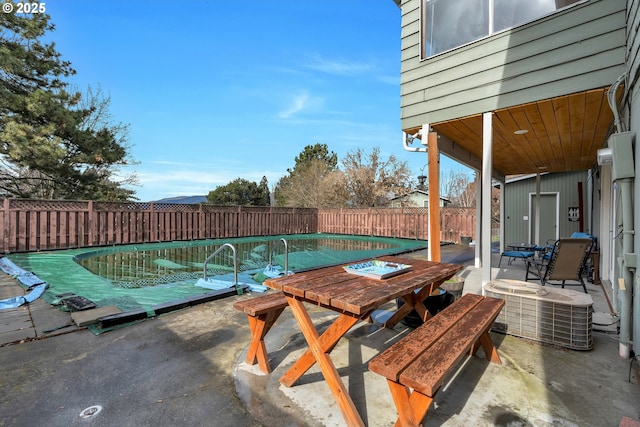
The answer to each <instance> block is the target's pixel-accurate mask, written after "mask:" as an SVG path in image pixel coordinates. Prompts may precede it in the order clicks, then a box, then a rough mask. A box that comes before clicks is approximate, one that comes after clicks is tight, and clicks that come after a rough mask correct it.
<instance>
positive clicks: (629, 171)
mask: <svg viewBox="0 0 640 427" xmlns="http://www.w3.org/2000/svg"><path fill="white" fill-rule="evenodd" d="M631 137H632V135H631V132H618V133H614V134H613V135H611V136H610V137H609V141H608V145H609V148H610V149H611V154H612V156H613V159H612V160H613V166H612V168H611V175H612V178H613V181H616V180H618V179H623V178H633V176H634V165H633V147H632V145H631Z"/></svg>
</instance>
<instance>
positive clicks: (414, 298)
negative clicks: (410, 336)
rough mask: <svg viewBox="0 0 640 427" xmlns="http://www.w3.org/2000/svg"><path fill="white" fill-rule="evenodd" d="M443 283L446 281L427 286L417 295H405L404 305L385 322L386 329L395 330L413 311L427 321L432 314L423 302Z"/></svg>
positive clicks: (403, 298)
mask: <svg viewBox="0 0 640 427" xmlns="http://www.w3.org/2000/svg"><path fill="white" fill-rule="evenodd" d="M443 282H444V280H441V281H439V282H435V283H433V284H431V285H429V286H425V287H424V288H422V289H420V292H418V293H417V294H416V293H415V292H411V293H410V294H407V295H403V296H402V300H403V301H404V304H403V305H402V307H400V308H399V309H398V310H397V311H396V312H395V313H393V316H391V317H390V318H389V319H387V321H386V322H384V327H385V328H393V327H394V326H396V325H397V324H398V322H399V321H401V320H402V319H404V318H405V317H407V315H408V314H409V313H411V310H415V311H416V312H417V313H418V315H419V316H420V317H421V318H422V320H423V321H426V320H427V319H428V318H429V317H430V314H429V311H428V310H427V307H425V305H424V303H423V301H424V300H425V299H427V297H428V296H429V295H431V293H432V292H433V291H434V289H436V288H438V287H440V285H441V284H442V283H443Z"/></svg>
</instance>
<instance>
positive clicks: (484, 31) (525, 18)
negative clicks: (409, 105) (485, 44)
mask: <svg viewBox="0 0 640 427" xmlns="http://www.w3.org/2000/svg"><path fill="white" fill-rule="evenodd" d="M580 1H583V0H423V2H424V3H423V56H424V57H425V58H428V57H430V56H433V55H437V54H439V53H442V52H446V51H447V50H451V49H454V48H456V47H458V46H462V45H465V44H467V43H471V42H473V41H475V40H479V39H481V38H483V37H487V36H489V35H491V34H494V33H497V32H499V31H502V30H505V29H507V28H512V27H515V26H518V25H522V24H525V23H527V22H531V21H533V20H536V19H538V18H541V17H543V16H545V15H548V14H551V13H554V12H556V11H558V10H560V9H562V8H565V7H567V6H570V5H572V4H575V3H578V2H580Z"/></svg>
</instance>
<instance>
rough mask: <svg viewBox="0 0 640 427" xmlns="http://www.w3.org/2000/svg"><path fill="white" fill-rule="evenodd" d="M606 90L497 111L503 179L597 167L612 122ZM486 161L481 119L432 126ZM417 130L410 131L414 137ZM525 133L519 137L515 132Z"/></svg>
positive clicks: (497, 160) (496, 163) (496, 149)
mask: <svg viewBox="0 0 640 427" xmlns="http://www.w3.org/2000/svg"><path fill="white" fill-rule="evenodd" d="M607 91H608V88H602V89H595V90H589V91H585V92H580V93H575V94H572V95H567V96H561V97H558V98H552V99H546V100H543V101H537V102H532V103H529V104H522V105H518V106H515V107H509V108H505V109H502V110H497V111H495V113H494V116H493V167H494V169H495V170H496V171H497V172H499V173H501V174H502V175H515V174H523V173H537V172H563V171H571V170H585V169H589V168H591V167H592V166H593V165H594V164H595V163H596V157H597V151H598V149H599V148H602V147H603V145H604V144H605V143H606V138H607V135H608V134H609V131H610V128H611V126H612V122H613V113H612V111H611V109H610V107H609V103H608V101H607ZM430 125H431V127H432V128H433V130H434V131H435V132H437V133H439V134H442V135H444V136H446V137H447V138H449V139H450V140H452V141H453V142H455V143H456V144H457V145H459V146H461V147H463V148H465V149H466V150H467V151H469V152H470V153H471V154H473V155H474V156H476V157H477V158H479V159H481V158H482V115H481V114H480V115H475V116H470V117H465V118H462V119H457V120H451V121H446V122H440V123H431V124H430ZM418 130H419V128H416V129H410V130H408V131H406V132H407V133H408V134H411V135H412V134H415V133H416V132H417V131H418ZM518 130H527V131H528V132H527V133H524V134H521V135H518V134H515V133H514V132H515V131H518Z"/></svg>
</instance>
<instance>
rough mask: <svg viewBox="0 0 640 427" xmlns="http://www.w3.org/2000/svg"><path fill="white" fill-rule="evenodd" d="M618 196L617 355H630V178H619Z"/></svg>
mask: <svg viewBox="0 0 640 427" xmlns="http://www.w3.org/2000/svg"><path fill="white" fill-rule="evenodd" d="M618 182H619V184H620V196H621V198H622V257H623V263H622V282H621V283H620V284H619V295H620V298H619V300H620V344H619V356H620V357H622V358H625V359H628V358H629V357H630V353H631V351H630V347H631V292H632V289H633V282H634V281H633V273H632V271H631V268H630V267H629V265H628V264H627V261H628V258H627V257H628V256H630V255H632V254H633V234H634V231H633V206H632V205H631V203H632V197H631V183H632V180H631V179H630V178H625V179H621V180H619V181H618Z"/></svg>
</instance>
